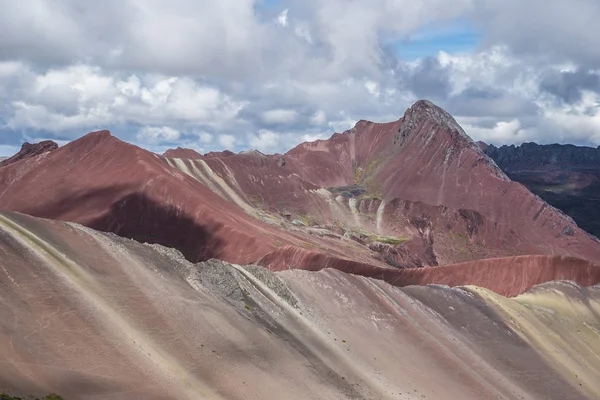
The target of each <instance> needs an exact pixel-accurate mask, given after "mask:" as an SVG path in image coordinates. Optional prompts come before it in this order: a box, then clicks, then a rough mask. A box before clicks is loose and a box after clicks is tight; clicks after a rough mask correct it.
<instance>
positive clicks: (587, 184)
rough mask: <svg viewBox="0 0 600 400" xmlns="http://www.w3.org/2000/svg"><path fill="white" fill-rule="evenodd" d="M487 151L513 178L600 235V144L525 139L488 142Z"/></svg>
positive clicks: (589, 230)
mask: <svg viewBox="0 0 600 400" xmlns="http://www.w3.org/2000/svg"><path fill="white" fill-rule="evenodd" d="M485 152H486V154H487V155H489V156H490V157H491V158H493V159H494V161H496V163H497V164H498V166H499V167H500V168H502V170H504V172H506V174H507V175H508V176H510V178H511V179H513V180H515V181H517V182H520V183H522V184H523V185H525V186H527V188H528V189H529V190H531V191H532V192H533V193H535V194H537V195H539V196H540V197H541V198H542V199H544V201H547V202H548V203H549V204H552V205H553V206H554V207H557V208H559V209H561V210H563V211H564V212H565V213H566V214H568V215H569V216H571V217H572V218H573V219H574V220H575V221H576V222H577V224H578V225H579V226H580V227H581V228H583V229H584V230H586V231H587V232H590V233H591V234H593V235H595V236H596V237H600V207H598V204H600V146H599V147H598V148H591V147H578V146H573V145H570V144H564V145H561V144H551V145H538V144H536V143H523V144H522V145H521V146H514V145H512V146H501V147H495V146H492V145H490V146H487V145H486V146H485Z"/></svg>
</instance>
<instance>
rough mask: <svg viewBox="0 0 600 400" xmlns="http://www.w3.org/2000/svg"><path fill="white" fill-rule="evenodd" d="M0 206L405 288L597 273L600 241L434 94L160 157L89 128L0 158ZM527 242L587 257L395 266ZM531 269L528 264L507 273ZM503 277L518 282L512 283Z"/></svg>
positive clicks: (514, 250) (468, 257)
mask: <svg viewBox="0 0 600 400" xmlns="http://www.w3.org/2000/svg"><path fill="white" fill-rule="evenodd" d="M171 154H182V155H183V154H193V153H189V152H181V151H178V152H177V153H171ZM194 157H196V155H194ZM0 210H6V211H19V212H22V213H26V214H30V215H34V216H39V217H45V218H50V219H59V220H66V221H74V222H79V223H82V224H84V225H87V226H90V227H92V228H95V229H98V230H102V231H110V232H114V233H117V234H118V235H121V236H124V237H129V238H133V239H136V240H139V241H142V242H151V243H160V244H163V245H166V246H170V247H174V248H177V249H179V250H181V251H182V252H183V253H184V255H185V256H186V257H187V258H188V259H190V260H192V261H200V260H206V259H209V258H221V259H224V260H226V261H229V262H234V263H240V264H247V263H254V262H257V263H259V264H261V265H264V266H267V267H269V268H271V269H275V270H281V269H289V268H302V269H310V270H318V269H322V268H326V267H332V268H336V269H340V270H343V271H347V272H353V273H358V274H361V275H365V276H372V277H378V278H383V279H385V280H387V281H388V282H391V283H393V284H395V285H400V286H402V285H406V284H412V283H419V284H422V283H431V282H435V283H446V284H451V285H461V284H469V283H474V284H478V285H481V286H484V287H489V288H492V289H493V290H497V291H498V292H499V293H504V294H514V293H518V292H521V291H523V290H526V289H527V288H528V287H530V286H531V285H534V284H537V283H542V282H545V281H548V280H553V279H573V280H576V281H578V282H580V283H581V284H583V285H589V284H594V283H596V282H597V281H598V280H597V274H596V272H595V271H596V267H594V266H592V264H590V263H589V262H592V263H597V261H598V260H600V243H598V242H597V241H594V240H593V238H592V237H591V236H589V235H587V234H585V233H584V232H583V231H581V230H580V229H579V228H577V226H576V225H575V224H574V223H573V222H572V221H571V220H570V219H568V218H567V217H565V216H564V215H562V214H560V213H559V212H558V211H556V210H555V209H553V208H551V207H549V206H548V205H546V204H545V203H543V202H542V201H541V200H539V198H537V197H536V196H534V195H532V194H531V193H530V192H528V191H527V190H526V189H525V188H524V187H523V186H521V185H518V184H515V183H513V182H510V181H509V180H508V179H507V178H506V177H505V176H504V175H503V174H502V173H501V172H500V171H499V170H498V168H497V167H496V166H495V164H494V163H493V162H492V161H491V160H490V159H489V158H487V156H485V155H484V154H483V153H482V152H481V150H479V148H478V147H477V146H476V145H475V144H474V143H473V142H472V141H471V140H470V139H469V138H468V137H467V136H466V135H465V134H464V132H462V130H461V129H460V127H458V125H457V124H456V123H455V122H454V120H453V119H452V118H451V117H450V116H449V115H448V114H446V113H445V112H444V111H443V110H441V109H439V108H437V107H435V106H434V105H432V104H431V103H429V102H419V103H417V104H415V105H414V106H413V107H412V108H411V109H409V110H408V111H407V113H406V115H405V117H404V118H403V119H401V120H399V121H396V122H392V123H386V124H375V123H370V122H366V121H361V122H359V123H358V124H357V126H356V127H355V128H353V129H351V130H350V131H347V132H345V133H343V134H335V135H333V136H332V138H331V139H329V140H325V141H317V142H313V143H305V144H302V145H300V146H298V147H296V148H295V149H293V150H291V151H290V152H288V153H287V154H286V155H283V156H282V155H264V154H262V153H260V152H257V151H251V152H244V153H240V154H232V153H231V152H223V153H213V154H210V155H206V156H204V157H203V158H199V159H193V160H192V159H182V158H166V157H162V156H159V155H156V154H153V153H150V152H148V151H145V150H143V149H140V148H138V147H135V146H132V145H129V144H127V143H124V142H121V141H119V140H118V139H116V138H114V137H112V136H111V135H110V133H109V132H108V131H100V132H94V133H91V134H88V135H87V136H85V137H83V138H81V139H80V140H77V141H75V142H72V143H70V144H69V145H66V146H64V147H62V148H60V149H58V150H56V151H53V152H51V153H48V154H46V155H45V156H43V157H34V158H32V159H31V162H28V163H15V164H12V165H8V166H6V167H4V168H2V169H0ZM532 213H533V214H532ZM521 254H545V255H550V256H552V255H559V256H561V257H562V256H565V257H567V256H568V257H575V258H579V259H583V260H587V261H582V260H575V259H572V258H561V257H558V258H556V257H554V258H553V257H547V258H544V259H543V260H549V261H543V262H541V261H526V262H524V263H523V262H521V261H515V260H520V259H505V260H502V261H497V262H492V263H491V264H488V262H484V263H483V264H481V265H483V267H481V268H479V267H478V268H477V270H478V271H479V272H477V273H475V272H473V267H469V266H468V265H474V264H463V265H462V266H458V267H448V268H449V269H446V267H444V268H442V269H440V270H439V271H440V272H434V270H427V269H424V270H414V271H413V270H409V271H402V270H398V269H397V268H393V267H399V268H405V267H415V266H433V265H445V264H455V263H459V262H464V261H473V260H477V259H481V258H489V257H503V256H511V255H521ZM534 260H535V258H534ZM556 260H559V261H556ZM465 265H467V266H465ZM476 265H480V264H476ZM529 265H533V266H532V267H527V266H529ZM549 265H550V266H549ZM557 265H558V267H556V266H557ZM496 268H497V269H498V272H489V271H490V270H491V269H496ZM515 268H516V269H515ZM451 270H452V271H454V270H456V271H458V272H457V275H456V276H455V277H453V276H450V277H449V275H448V271H451ZM505 270H506V271H505ZM525 270H527V273H526V275H523V276H526V278H510V277H512V276H517V275H518V276H520V275H519V274H525V272H524V271H525ZM435 271H437V270H435ZM460 271H463V272H460ZM536 271H537V272H536ZM581 271H584V272H581ZM586 271H587V272H586ZM559 272H560V273H559ZM431 274H433V275H431ZM515 274H516V275H515ZM451 275H452V274H451ZM498 279H500V280H503V281H504V280H507V281H511V280H514V279H516V280H517V281H518V282H521V283H520V284H518V285H516V286H514V287H513V286H510V287H504V286H502V285H499V284H498V283H497V282H496V280H498Z"/></svg>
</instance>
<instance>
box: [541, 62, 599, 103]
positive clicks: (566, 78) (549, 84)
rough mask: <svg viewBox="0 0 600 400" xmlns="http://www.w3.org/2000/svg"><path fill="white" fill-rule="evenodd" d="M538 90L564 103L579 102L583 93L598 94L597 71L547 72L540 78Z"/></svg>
mask: <svg viewBox="0 0 600 400" xmlns="http://www.w3.org/2000/svg"><path fill="white" fill-rule="evenodd" d="M540 89H541V90H543V91H545V92H548V93H549V94H551V95H553V96H555V97H556V98H557V99H559V100H560V101H563V102H565V103H575V102H578V101H581V99H582V96H583V92H584V91H593V92H596V93H600V74H599V73H598V71H590V70H583V69H577V70H575V71H549V72H548V73H547V74H545V75H544V76H543V77H542V81H541V82H540Z"/></svg>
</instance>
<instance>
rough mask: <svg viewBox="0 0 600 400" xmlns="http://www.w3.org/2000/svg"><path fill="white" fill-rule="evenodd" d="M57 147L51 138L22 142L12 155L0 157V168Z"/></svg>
mask: <svg viewBox="0 0 600 400" xmlns="http://www.w3.org/2000/svg"><path fill="white" fill-rule="evenodd" d="M57 148H58V145H57V144H56V143H54V142H53V141H51V140H46V141H43V142H40V143H35V144H31V143H23V146H21V150H20V151H19V152H18V153H17V154H15V155H14V156H12V157H8V158H2V159H0V168H1V167H4V166H6V165H10V164H13V163H16V162H18V161H21V160H26V159H29V158H32V157H35V156H38V155H41V154H45V153H48V152H51V151H54V150H56V149H57Z"/></svg>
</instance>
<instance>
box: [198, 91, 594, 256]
mask: <svg viewBox="0 0 600 400" xmlns="http://www.w3.org/2000/svg"><path fill="white" fill-rule="evenodd" d="M205 162H206V163H207V164H208V165H209V166H210V168H211V169H212V170H213V171H214V172H216V173H217V174H218V175H219V176H220V177H221V178H222V179H224V180H225V181H226V182H227V183H228V185H229V186H230V187H231V188H232V189H233V190H235V191H236V194H237V196H239V197H240V198H242V199H244V201H245V202H247V203H249V204H252V205H254V206H255V207H260V208H262V209H265V210H269V211H270V212H274V213H291V214H292V215H293V216H295V217H304V218H305V219H308V220H312V221H313V222H314V223H317V224H319V225H336V226H339V225H342V226H343V228H344V229H346V230H353V229H354V230H356V229H359V230H367V231H371V232H377V233H379V234H386V235H392V236H396V237H402V238H409V239H412V240H411V242H415V243H412V246H413V247H417V248H419V249H420V252H421V253H423V254H427V256H419V257H417V258H418V259H419V261H414V260H413V261H411V262H409V261H408V260H407V259H406V258H403V259H401V260H397V261H400V262H404V263H407V264H410V265H414V264H416V265H419V263H420V264H421V265H438V264H447V263H453V262H461V261H469V260H475V259H479V258H485V257H499V256H511V255H522V254H548V255H570V256H574V257H580V258H584V259H587V260H590V261H594V262H597V261H599V260H600V243H598V241H597V239H595V238H594V237H592V236H590V235H588V234H587V233H586V232H584V231H582V230H581V229H579V228H578V227H577V226H576V224H575V223H574V222H573V221H572V220H571V218H569V217H568V216H566V215H565V214H563V213H562V212H560V211H559V210H557V209H555V208H553V207H550V206H548V204H546V203H545V202H543V201H542V200H541V199H540V198H539V197H537V196H535V195H533V194H532V193H531V192H529V191H528V190H527V189H526V188H525V187H524V186H522V185H520V184H518V183H515V182H512V181H510V180H509V179H508V178H507V177H506V175H504V173H503V172H502V171H501V170H500V169H499V168H498V167H497V166H496V164H495V163H494V162H493V161H492V160H491V159H490V158H489V157H487V156H486V155H485V154H484V153H483V151H482V150H481V149H480V147H479V146H478V145H477V144H476V143H475V142H473V141H472V140H471V139H470V138H469V137H468V136H467V135H466V134H465V132H464V131H463V130H462V128H461V127H460V126H459V125H458V124H457V123H456V121H454V119H453V118H452V117H451V116H450V115H449V114H447V113H446V112H445V111H443V110H442V109H440V108H439V107H437V106H435V105H433V104H432V103H430V102H428V101H419V102H417V103H416V104H415V105H414V106H412V107H411V108H410V109H409V110H407V112H406V114H405V116H404V117H403V118H402V119H400V120H398V121H396V122H391V123H384V124H377V123H371V122H367V121H360V122H359V123H358V124H357V125H356V126H355V127H354V128H353V129H351V130H349V131H346V132H344V133H343V134H334V135H333V136H332V137H331V138H330V139H328V140H319V141H316V142H311V143H303V144H301V145H299V146H297V147H296V148H294V149H292V150H290V151H289V152H288V153H287V154H285V155H284V156H279V155H273V156H265V155H263V154H261V153H258V152H255V153H247V154H238V155H229V156H227V157H213V158H211V159H210V160H205ZM189 163H191V164H194V163H197V161H189ZM350 185H354V187H350V188H349V187H348V186H350ZM324 188H329V189H330V190H329V191H326V190H323V189H324ZM411 263H412V264H411Z"/></svg>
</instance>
